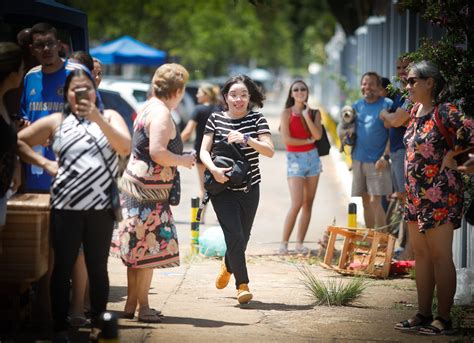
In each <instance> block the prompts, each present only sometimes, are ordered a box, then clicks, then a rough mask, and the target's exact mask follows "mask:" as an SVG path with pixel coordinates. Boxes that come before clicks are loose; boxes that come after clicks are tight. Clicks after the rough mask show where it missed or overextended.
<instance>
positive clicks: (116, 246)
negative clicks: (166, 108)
mask: <svg viewBox="0 0 474 343" xmlns="http://www.w3.org/2000/svg"><path fill="white" fill-rule="evenodd" d="M159 106H163V105H162V104H160V102H159V100H158V99H156V98H152V99H150V100H149V101H148V102H147V103H146V104H145V106H144V107H143V109H142V111H141V112H140V114H139V115H138V117H137V119H136V120H135V123H134V133H133V149H132V154H131V156H130V161H129V162H128V165H127V169H126V170H125V172H124V175H123V177H122V179H121V181H120V190H121V202H122V213H123V218H124V219H123V220H122V222H120V224H119V226H118V229H116V230H115V231H114V235H113V238H112V249H111V252H112V255H114V256H119V257H120V258H121V259H122V261H123V263H124V264H125V265H126V266H127V267H132V268H168V267H176V266H179V245H178V236H177V233H176V226H175V224H174V221H173V215H172V213H171V209H170V205H169V203H168V194H169V190H170V188H171V185H172V183H173V178H174V175H175V174H176V169H177V168H176V167H163V166H161V165H159V164H157V163H156V162H154V161H153V160H152V159H151V157H150V152H149V144H150V143H149V135H148V132H147V129H146V128H145V121H146V118H147V116H148V115H153V113H154V112H155V111H156V110H157V109H158V108H159ZM168 150H169V151H171V152H173V153H175V154H181V153H182V152H183V143H182V141H181V137H180V134H179V132H177V134H176V137H175V138H173V139H172V140H170V141H169V143H168Z"/></svg>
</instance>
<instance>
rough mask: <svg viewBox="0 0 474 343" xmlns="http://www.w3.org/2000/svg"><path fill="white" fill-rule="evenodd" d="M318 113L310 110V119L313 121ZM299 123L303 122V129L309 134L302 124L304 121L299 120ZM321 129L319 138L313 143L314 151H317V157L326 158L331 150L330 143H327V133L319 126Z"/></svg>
mask: <svg viewBox="0 0 474 343" xmlns="http://www.w3.org/2000/svg"><path fill="white" fill-rule="evenodd" d="M318 112H319V110H311V117H312V119H313V120H314V118H316V114H317V113H318ZM301 121H302V122H303V126H304V128H305V129H306V131H307V132H308V133H309V129H308V127H307V124H306V123H305V122H304V119H303V118H301ZM321 128H322V132H321V138H320V139H318V140H317V141H316V142H314V144H315V145H316V149H318V155H319V156H327V155H329V150H331V142H329V138H328V133H327V132H326V128H325V127H324V125H323V124H321Z"/></svg>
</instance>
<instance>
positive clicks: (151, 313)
mask: <svg viewBox="0 0 474 343" xmlns="http://www.w3.org/2000/svg"><path fill="white" fill-rule="evenodd" d="M158 312H159V311H155V310H153V309H151V308H150V309H148V310H147V311H146V312H145V313H139V314H138V321H139V322H141V323H161V322H162V321H163V319H162V316H160V314H158ZM160 313H161V312H160Z"/></svg>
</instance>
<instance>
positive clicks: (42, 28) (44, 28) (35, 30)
mask: <svg viewBox="0 0 474 343" xmlns="http://www.w3.org/2000/svg"><path fill="white" fill-rule="evenodd" d="M48 33H52V34H53V35H54V38H56V39H58V30H56V28H55V27H54V26H52V25H51V24H49V23H38V24H35V25H33V27H32V28H31V38H33V36H34V35H36V34H40V35H46V34H48Z"/></svg>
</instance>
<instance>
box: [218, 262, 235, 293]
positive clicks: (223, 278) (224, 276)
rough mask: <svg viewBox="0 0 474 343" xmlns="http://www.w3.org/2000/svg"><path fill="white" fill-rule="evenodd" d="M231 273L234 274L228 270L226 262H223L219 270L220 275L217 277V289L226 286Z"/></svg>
mask: <svg viewBox="0 0 474 343" xmlns="http://www.w3.org/2000/svg"><path fill="white" fill-rule="evenodd" d="M231 275H232V274H231V273H229V272H228V271H227V268H226V266H225V262H222V264H221V271H220V272H219V275H217V279H216V288H217V289H223V288H226V287H227V285H228V284H229V280H230V276H231Z"/></svg>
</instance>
